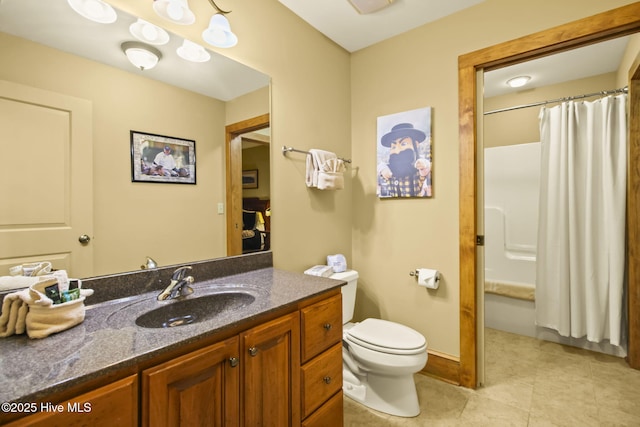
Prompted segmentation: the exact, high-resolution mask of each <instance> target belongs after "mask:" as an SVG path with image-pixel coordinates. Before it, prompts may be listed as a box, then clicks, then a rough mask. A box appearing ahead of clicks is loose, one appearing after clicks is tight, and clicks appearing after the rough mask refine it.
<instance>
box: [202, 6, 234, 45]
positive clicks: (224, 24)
mask: <svg viewBox="0 0 640 427" xmlns="http://www.w3.org/2000/svg"><path fill="white" fill-rule="evenodd" d="M202 38H203V39H204V41H206V42H207V43H209V44H210V45H212V46H215V47H233V46H235V45H236V44H238V37H237V36H236V35H235V34H233V32H231V26H230V25H229V21H228V20H227V18H225V17H224V16H223V15H221V14H219V13H216V14H215V15H213V16H212V17H211V20H210V21H209V27H208V28H207V29H206V30H204V32H203V33H202Z"/></svg>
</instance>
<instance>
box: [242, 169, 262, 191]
mask: <svg viewBox="0 0 640 427" xmlns="http://www.w3.org/2000/svg"><path fill="white" fill-rule="evenodd" d="M242 188H258V169H249V170H243V171H242Z"/></svg>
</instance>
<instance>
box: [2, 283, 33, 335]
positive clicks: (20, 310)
mask: <svg viewBox="0 0 640 427" xmlns="http://www.w3.org/2000/svg"><path fill="white" fill-rule="evenodd" d="M30 300H31V297H30V296H29V290H28V289H24V290H22V291H17V292H13V293H10V294H7V295H5V297H4V300H3V301H2V313H0V337H2V338H4V337H8V336H11V335H13V334H24V332H25V327H26V319H27V312H28V311H29V305H28V302H29V301H30Z"/></svg>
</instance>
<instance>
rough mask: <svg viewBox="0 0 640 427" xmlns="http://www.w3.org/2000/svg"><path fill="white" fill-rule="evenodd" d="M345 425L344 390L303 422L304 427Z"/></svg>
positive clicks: (337, 426)
mask: <svg viewBox="0 0 640 427" xmlns="http://www.w3.org/2000/svg"><path fill="white" fill-rule="evenodd" d="M343 425H344V406H343V396H342V390H340V391H339V392H338V393H336V394H335V395H334V396H333V397H332V398H331V399H329V400H328V401H327V403H325V404H324V405H322V406H321V407H320V408H318V410H317V411H316V412H314V413H313V414H311V416H310V417H309V418H307V419H306V420H304V421H303V422H302V427H327V426H331V427H342V426H343Z"/></svg>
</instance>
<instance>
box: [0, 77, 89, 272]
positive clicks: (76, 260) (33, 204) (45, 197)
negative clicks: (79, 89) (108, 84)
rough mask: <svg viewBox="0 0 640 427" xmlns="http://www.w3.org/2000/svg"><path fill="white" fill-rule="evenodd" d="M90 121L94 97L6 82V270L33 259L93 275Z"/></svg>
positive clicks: (1, 146) (2, 225) (2, 266)
mask: <svg viewBox="0 0 640 427" xmlns="http://www.w3.org/2000/svg"><path fill="white" fill-rule="evenodd" d="M91 121H92V105H91V102H90V101H87V100H83V99H79V98H74V97H70V96H67V95H62V94H59V93H54V92H49V91H46V90H42V89H37V88H34V87H30V86H24V85H20V84H16V83H12V82H7V81H3V80H0V159H1V162H0V205H1V206H2V208H1V209H0V275H7V274H8V269H9V267H10V266H13V265H17V264H21V263H24V262H34V261H51V262H52V264H53V267H54V268H56V269H65V270H67V272H68V274H69V275H70V276H71V277H88V276H91V275H92V272H93V250H92V246H93V245H92V244H91V242H90V241H89V242H85V243H81V242H80V241H79V239H80V236H83V235H86V236H88V238H89V239H91V237H92V236H93V177H92V173H93V166H92V162H93V159H92V151H93V148H92V144H93V142H92V125H91ZM80 240H86V239H85V238H83V239H80Z"/></svg>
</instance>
